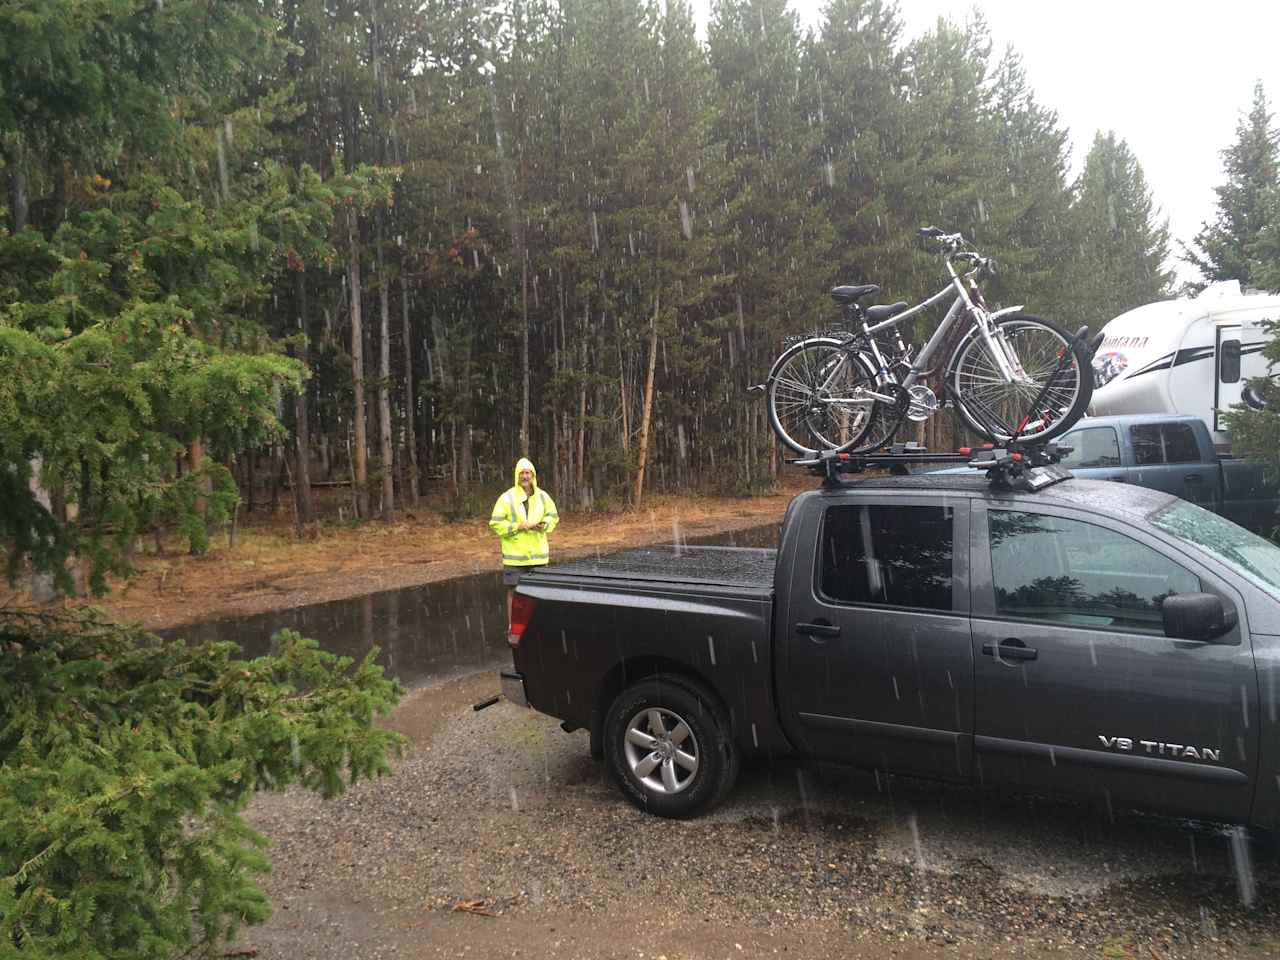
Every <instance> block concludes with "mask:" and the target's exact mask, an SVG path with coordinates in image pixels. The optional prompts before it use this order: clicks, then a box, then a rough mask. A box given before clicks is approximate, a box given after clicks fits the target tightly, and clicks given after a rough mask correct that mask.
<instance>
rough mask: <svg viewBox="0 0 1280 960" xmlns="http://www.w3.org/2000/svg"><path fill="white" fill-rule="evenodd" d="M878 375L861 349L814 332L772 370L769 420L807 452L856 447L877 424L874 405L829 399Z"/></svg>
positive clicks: (793, 445) (796, 448)
mask: <svg viewBox="0 0 1280 960" xmlns="http://www.w3.org/2000/svg"><path fill="white" fill-rule="evenodd" d="M874 383H875V377H874V374H873V372H872V370H871V368H870V367H869V366H867V364H866V362H865V361H864V360H863V359H862V358H861V357H860V356H859V355H858V354H856V353H852V352H850V351H849V350H846V349H845V348H844V346H843V345H842V344H841V341H839V340H836V339H834V338H832V337H811V338H810V339H808V340H802V341H800V342H799V343H797V344H794V345H792V346H790V347H788V348H787V349H786V350H784V351H783V352H782V355H781V356H779V357H778V359H777V360H776V361H774V364H773V369H772V370H770V371H769V383H768V390H767V400H768V407H769V425H770V426H771V427H773V432H774V433H776V434H777V435H778V439H779V440H781V441H782V442H783V443H784V444H786V445H787V446H788V447H790V448H791V449H792V450H794V451H795V452H796V453H799V454H802V455H804V456H814V455H816V454H817V453H819V452H821V451H823V450H836V451H843V450H851V449H853V448H854V447H856V446H857V445H858V444H859V443H860V442H861V441H862V439H863V437H865V436H866V434H867V432H868V431H869V430H870V429H871V425H872V417H871V412H872V410H871V408H872V406H873V405H872V404H867V405H865V406H856V407H855V406H852V405H839V404H836V405H832V404H826V403H823V402H822V401H823V398H824V396H830V395H831V393H832V392H833V390H834V391H835V393H836V394H837V395H840V394H843V393H845V392H846V391H848V390H855V389H858V388H870V387H872V386H873V385H874Z"/></svg>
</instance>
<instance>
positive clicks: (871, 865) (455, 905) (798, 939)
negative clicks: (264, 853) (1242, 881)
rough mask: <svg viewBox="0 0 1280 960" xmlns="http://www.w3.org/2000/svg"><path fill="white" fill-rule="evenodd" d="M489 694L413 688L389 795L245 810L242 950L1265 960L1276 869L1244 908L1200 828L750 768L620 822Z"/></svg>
mask: <svg viewBox="0 0 1280 960" xmlns="http://www.w3.org/2000/svg"><path fill="white" fill-rule="evenodd" d="M494 692H496V681H495V678H494V677H493V675H492V674H491V673H487V672H486V673H479V674H474V675H470V676H467V677H463V678H459V679H455V680H451V681H448V682H444V683H440V684H434V685H430V686H427V687H424V688H421V689H419V690H416V691H414V692H413V693H412V694H410V695H409V697H408V698H407V699H406V701H405V702H404V704H403V705H402V706H401V707H400V708H399V709H398V710H397V711H396V713H395V714H394V715H393V716H392V717H391V718H390V720H389V724H390V725H391V726H393V727H395V728H396V729H398V730H400V731H401V732H403V733H405V734H406V735H407V736H409V737H410V740H411V744H412V745H411V748H410V749H409V751H408V752H407V754H406V756H405V757H404V759H403V760H402V761H400V762H399V763H398V764H397V765H396V767H395V770H394V773H393V774H392V775H390V776H388V777H384V778H382V779H380V780H377V781H374V782H370V783H364V784H360V785H358V786H357V787H356V788H354V789H352V790H351V791H349V792H348V793H347V794H346V795H344V796H343V797H342V798H340V799H338V800H336V801H331V802H328V803H325V802H322V801H320V800H318V799H316V798H314V797H312V796H309V795H306V794H302V793H294V792H290V793H286V794H282V795H269V796H262V797H259V798H258V799H257V800H256V801H255V803H254V805H253V807H252V810H251V815H252V819H253V821H254V822H255V823H256V824H257V825H258V827H259V828H260V829H261V830H262V831H263V832H264V833H265V834H266V835H267V836H269V837H270V838H271V839H272V841H273V849H272V858H273V862H274V864H275V870H274V873H273V874H272V875H271V876H270V877H269V878H267V880H266V888H267V891H268V893H269V894H270V896H271V898H272V900H273V902H274V904H275V908H276V910H275V915H274V916H273V917H272V919H271V920H270V921H269V922H268V923H267V924H266V925H265V926H262V927H259V928H255V929H252V930H246V931H245V932H244V933H243V934H242V935H241V937H240V939H239V941H238V942H237V943H236V945H235V949H239V950H252V951H257V954H256V955H257V956H258V957H261V958H264V960H266V958H281V960H283V958H290V960H294V958H317V960H328V958H337V957H386V958H393V957H394V958H400V957H404V958H409V957H432V956H441V957H462V956H465V957H582V958H615V957H616V958H624V957H625V958H648V960H654V958H661V957H666V958H668V960H676V958H691V957H756V956H775V955H776V956H786V957H799V958H815V960H816V958H819V957H823V958H825V957H833V956H840V957H855V958H862V957H867V958H871V957H888V956H896V957H904V958H926V957H928V958H932V957H941V956H947V957H964V958H968V957H974V958H976V957H1042V956H1043V957H1050V956H1052V957H1110V958H1125V957H1133V958H1137V957H1142V958H1146V960H1150V958H1156V960H1159V958H1164V957H1200V956H1230V957H1246V958H1253V957H1263V956H1276V955H1278V953H1280V903H1277V898H1276V893H1277V892H1278V890H1280V867H1278V865H1277V862H1276V859H1275V857H1274V856H1273V855H1272V854H1270V853H1269V852H1266V850H1264V849H1263V848H1261V847H1256V845H1255V847H1256V849H1254V850H1253V855H1252V856H1251V857H1250V858H1249V860H1248V861H1247V864H1248V874H1247V877H1248V879H1249V880H1250V881H1251V882H1252V883H1253V885H1254V889H1255V890H1256V901H1255V903H1254V905H1253V906H1252V907H1246V906H1245V905H1244V904H1243V903H1242V902H1241V888H1240V886H1239V876H1240V874H1239V872H1238V868H1239V867H1240V864H1241V862H1242V861H1239V860H1238V859H1237V858H1233V855H1232V853H1231V845H1230V844H1229V843H1228V841H1227V840H1226V839H1225V838H1224V837H1223V836H1222V835H1221V834H1220V833H1215V832H1214V831H1213V830H1211V829H1207V828H1197V827H1196V826H1194V825H1189V824H1186V823H1180V822H1174V821H1167V820H1158V819H1153V818H1144V817H1139V816H1137V815H1119V816H1117V817H1116V818H1115V819H1114V820H1111V819H1109V818H1108V817H1107V815H1106V814H1105V813H1104V812H1100V811H1097V810H1095V809H1092V808H1089V807H1086V806H1075V805H1072V804H1066V803H1060V802H1047V801H1043V800H1035V799H1029V798H1026V797H1019V796H998V795H993V794H989V793H984V792H980V791H975V790H967V789H955V788H943V787H939V786H934V785H928V784H923V783H919V782H915V781H907V780H899V779H894V780H890V779H889V778H887V777H882V776H881V777H878V776H876V775H874V774H850V773H837V772H829V771H818V772H815V771H812V770H808V769H804V768H800V767H796V766H795V765H791V764H786V763H776V764H773V765H751V766H748V767H746V768H745V769H744V771H743V774H742V777H741V779H740V781H739V785H738V788H737V790H736V791H735V792H734V794H733V795H732V796H731V797H730V798H729V800H728V801H727V803H726V804H725V805H724V806H722V807H721V808H720V809H718V810H717V811H715V812H714V813H713V814H711V815H709V816H706V817H703V818H700V819H697V820H693V821H688V822H676V821H669V820H662V819H659V818H657V817H653V816H649V815H647V814H645V813H643V812H641V811H639V810H637V809H635V808H634V807H632V806H631V805H630V804H628V803H627V802H626V801H625V800H623V799H622V797H621V796H620V794H619V793H618V792H617V790H616V789H614V787H613V785H612V784H611V783H610V782H609V781H608V780H607V778H606V777H605V775H604V768H603V765H601V764H598V763H596V762H594V761H592V760H591V758H590V757H589V755H588V752H587V744H586V737H585V734H584V733H581V732H579V733H575V734H565V733H563V732H562V731H561V730H560V729H559V728H558V726H557V725H556V723H555V722H554V721H553V720H551V719H550V718H548V717H544V716H541V715H539V714H536V713H534V712H532V711H529V710H525V709H521V708H518V707H516V706H514V705H512V704H509V703H505V702H503V703H500V704H498V705H496V706H493V707H491V708H489V709H486V710H483V711H480V712H476V711H474V710H472V708H471V704H473V703H475V702H477V701H480V700H482V699H483V698H485V697H486V696H488V695H491V694H493V693H494Z"/></svg>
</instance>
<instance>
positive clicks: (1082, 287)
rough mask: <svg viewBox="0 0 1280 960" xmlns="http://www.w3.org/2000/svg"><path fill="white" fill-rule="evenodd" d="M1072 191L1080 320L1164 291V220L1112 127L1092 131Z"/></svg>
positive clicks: (1097, 318)
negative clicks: (1080, 169) (1077, 248)
mask: <svg viewBox="0 0 1280 960" xmlns="http://www.w3.org/2000/svg"><path fill="white" fill-rule="evenodd" d="M1076 192H1077V199H1076V203H1075V206H1074V207H1073V210H1072V216H1073V218H1074V220H1075V227H1074V231H1075V237H1076V240H1077V242H1078V243H1079V244H1080V247H1079V259H1078V261H1077V263H1078V265H1079V269H1080V271H1081V272H1080V275H1079V278H1078V280H1077V282H1076V284H1075V289H1076V292H1077V298H1078V303H1079V313H1078V314H1077V318H1078V319H1079V320H1080V322H1082V323H1088V324H1089V325H1090V326H1092V327H1094V328H1095V329H1096V328H1097V327H1098V326H1100V325H1101V324H1103V323H1106V322H1107V321H1108V320H1110V319H1111V318H1112V317H1115V316H1119V315H1120V314H1121V313H1124V312H1125V311H1126V310H1131V309H1132V308H1134V307H1138V306H1141V305H1142V304H1144V303H1151V302H1153V301H1155V300H1159V299H1161V298H1162V297H1166V296H1168V295H1169V286H1170V282H1171V280H1172V274H1171V273H1169V272H1168V271H1167V270H1166V269H1165V267H1164V264H1165V262H1166V261H1167V260H1168V257H1169V229H1168V225H1167V222H1166V221H1164V220H1162V219H1160V218H1159V213H1158V211H1157V209H1156V206H1155V201H1154V200H1153V199H1152V196H1151V191H1150V189H1149V188H1148V187H1147V181H1146V178H1145V177H1144V176H1143V173H1142V165H1141V164H1139V163H1138V160H1137V158H1136V157H1135V156H1134V155H1133V152H1132V151H1131V150H1130V149H1129V146H1128V144H1126V143H1125V142H1124V140H1122V139H1120V138H1119V137H1117V136H1116V134H1115V133H1114V132H1112V133H1107V134H1105V135H1103V134H1102V133H1099V134H1098V135H1097V136H1096V137H1094V141H1093V148H1092V149H1091V150H1090V151H1089V155H1088V157H1087V158H1086V160H1085V166H1084V172H1083V173H1081V175H1080V179H1079V181H1078V182H1077V185H1076Z"/></svg>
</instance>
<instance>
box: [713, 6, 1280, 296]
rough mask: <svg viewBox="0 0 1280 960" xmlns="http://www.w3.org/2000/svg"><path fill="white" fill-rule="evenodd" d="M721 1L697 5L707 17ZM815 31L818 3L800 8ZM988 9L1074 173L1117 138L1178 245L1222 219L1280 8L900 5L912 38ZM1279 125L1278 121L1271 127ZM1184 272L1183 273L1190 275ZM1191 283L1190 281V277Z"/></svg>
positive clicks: (1279, 57) (1267, 70) (1273, 72)
mask: <svg viewBox="0 0 1280 960" xmlns="http://www.w3.org/2000/svg"><path fill="white" fill-rule="evenodd" d="M711 2H712V0H694V4H695V10H696V11H697V12H698V15H699V16H700V18H703V19H704V20H705V17H706V13H705V12H704V11H706V10H709V9H710V6H711ZM791 2H792V6H793V8H794V9H795V10H796V11H797V12H798V13H799V14H800V17H801V21H802V23H803V24H804V25H805V26H813V27H815V28H816V26H817V25H818V23H819V21H820V18H821V7H822V5H823V4H822V2H821V0H791ZM975 8H978V9H981V10H982V11H983V13H984V14H985V16H986V19H987V22H988V24H989V25H990V28H991V34H992V39H993V41H994V44H995V47H994V52H995V53H996V54H997V55H998V54H999V53H1001V52H1002V51H1003V50H1004V49H1005V47H1006V46H1010V45H1011V46H1013V47H1014V48H1015V49H1016V50H1017V51H1018V52H1019V53H1020V54H1021V55H1022V58H1023V63H1024V65H1025V67H1026V71H1027V77H1028V79H1029V81H1030V83H1031V85H1032V87H1033V88H1034V89H1035V92H1036V96H1037V98H1038V99H1039V101H1040V102H1041V103H1043V104H1044V105H1046V106H1048V107H1051V108H1053V109H1055V110H1057V111H1058V115H1059V117H1060V119H1061V122H1062V124H1063V125H1064V126H1065V127H1067V128H1068V130H1069V131H1070V133H1071V141H1072V144H1073V149H1072V163H1073V170H1072V172H1073V174H1074V173H1076V172H1078V171H1079V167H1080V164H1081V163H1082V162H1083V160H1084V156H1085V154H1086V153H1088V150H1089V146H1090V144H1091V143H1092V141H1093V136H1094V133H1095V132H1096V131H1098V130H1115V131H1116V133H1117V134H1118V135H1119V136H1120V137H1122V138H1123V139H1124V140H1125V141H1127V142H1128V144H1129V147H1130V149H1131V150H1132V151H1133V152H1134V154H1135V155H1136V156H1137V158H1138V161H1139V163H1141V164H1142V169H1143V172H1144V173H1145V175H1146V177H1147V182H1148V184H1149V185H1150V187H1151V191H1152V194H1153V195H1154V197H1155V201H1156V203H1157V204H1158V205H1159V206H1160V208H1161V210H1162V211H1163V212H1164V214H1165V215H1166V216H1167V217H1168V218H1169V228H1170V232H1171V234H1172V240H1173V242H1172V244H1171V245H1172V247H1173V250H1174V252H1175V254H1176V253H1178V252H1179V251H1180V247H1179V246H1178V245H1177V242H1176V241H1178V240H1185V241H1188V242H1189V241H1190V240H1191V238H1192V237H1193V236H1194V235H1195V234H1196V232H1197V231H1198V230H1199V229H1200V225H1201V223H1203V222H1204V221H1206V220H1209V219H1211V218H1212V216H1213V212H1214V206H1215V204H1216V202H1217V195H1216V194H1215V193H1214V192H1213V188H1214V187H1215V186H1218V185H1219V184H1221V183H1222V180H1223V174H1222V158H1221V155H1220V154H1221V151H1222V150H1223V149H1225V148H1226V147H1228V146H1230V145H1231V143H1232V142H1233V141H1234V139H1235V130H1236V125H1237V123H1239V121H1240V119H1241V117H1242V116H1243V115H1244V114H1246V113H1247V112H1248V110H1249V107H1250V105H1251V103H1252V101H1253V85H1254V83H1255V81H1258V80H1261V81H1262V84H1263V86H1264V88H1265V89H1266V93H1267V100H1268V103H1269V104H1270V106H1271V109H1272V112H1273V113H1274V112H1275V111H1276V104H1277V102H1280V0H1200V2H1189V0H1074V2H1072V3H1048V2H1045V0H977V2H972V0H900V3H899V11H900V14H901V16H902V19H903V21H904V23H905V24H906V28H907V30H906V33H907V36H908V37H914V36H918V35H919V34H921V33H923V32H925V31H926V30H928V29H930V28H931V27H932V26H933V25H934V24H935V23H936V22H937V19H938V17H940V16H941V17H946V18H948V19H950V20H953V21H955V22H957V23H963V22H964V21H965V20H966V19H968V17H969V16H970V15H971V13H972V11H973V10H974V9H975ZM1273 126H1274V121H1273ZM1184 272H1185V268H1184ZM1185 275H1186V276H1190V275H1191V274H1189V273H1185Z"/></svg>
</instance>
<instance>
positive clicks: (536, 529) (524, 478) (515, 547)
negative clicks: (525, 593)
mask: <svg viewBox="0 0 1280 960" xmlns="http://www.w3.org/2000/svg"><path fill="white" fill-rule="evenodd" d="M514 473H515V478H514V479H515V485H514V486H512V487H511V489H510V490H508V491H506V492H505V493H503V494H502V496H500V497H498V502H497V503H495V504H494V505H493V511H492V513H490V514H489V529H490V530H492V531H493V532H494V533H496V534H497V535H498V540H499V542H500V543H501V544H502V581H503V583H505V584H506V585H507V622H508V623H509V622H510V621H511V598H512V596H513V595H514V593H515V589H516V584H517V583H519V582H520V574H521V573H523V572H524V571H525V570H527V569H528V568H529V567H540V566H542V565H543V564H545V563H547V562H548V561H549V560H550V559H551V551H550V549H549V548H548V546H547V534H549V533H550V532H551V531H552V530H554V529H555V528H556V524H558V523H559V522H560V514H559V513H557V512H556V503H555V501H554V500H552V499H551V496H550V494H548V493H547V491H545V490H543V489H542V488H541V487H539V486H538V471H537V470H535V469H534V466H533V463H532V462H530V461H529V460H528V459H526V458H525V457H521V458H520V459H519V460H517V461H516V467H515V471H514Z"/></svg>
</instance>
